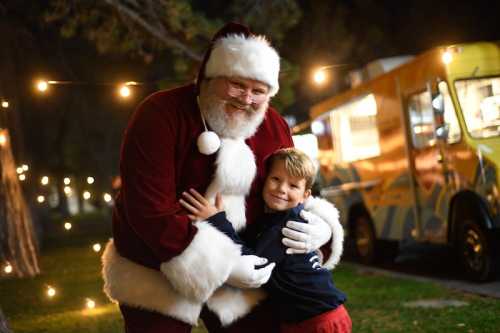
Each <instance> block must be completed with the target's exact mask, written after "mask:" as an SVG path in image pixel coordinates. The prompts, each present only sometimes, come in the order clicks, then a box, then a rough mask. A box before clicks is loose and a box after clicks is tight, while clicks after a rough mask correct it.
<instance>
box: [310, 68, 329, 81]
mask: <svg viewBox="0 0 500 333" xmlns="http://www.w3.org/2000/svg"><path fill="white" fill-rule="evenodd" d="M313 80H314V83H316V84H318V85H320V84H323V83H325V81H326V73H325V71H324V70H323V69H318V70H316V71H315V72H314V74H313Z"/></svg>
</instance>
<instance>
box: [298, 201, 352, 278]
mask: <svg viewBox="0 0 500 333" xmlns="http://www.w3.org/2000/svg"><path fill="white" fill-rule="evenodd" d="M304 209H305V210H307V211H309V212H311V213H313V214H315V215H317V216H319V217H321V218H322V219H323V220H324V221H325V222H326V223H328V224H329V225H330V227H331V228H332V243H331V250H332V253H331V254H330V257H328V259H327V260H326V262H324V263H323V267H325V268H326V269H330V270H331V269H333V268H334V267H335V266H336V265H337V264H338V262H339V261H340V257H341V256H342V251H343V250H344V229H343V228H342V225H341V224H340V220H339V211H338V210H337V208H335V206H334V205H333V204H331V203H330V202H328V201H326V200H325V199H321V198H314V197H310V198H309V199H308V200H307V201H306V202H305V203H304Z"/></svg>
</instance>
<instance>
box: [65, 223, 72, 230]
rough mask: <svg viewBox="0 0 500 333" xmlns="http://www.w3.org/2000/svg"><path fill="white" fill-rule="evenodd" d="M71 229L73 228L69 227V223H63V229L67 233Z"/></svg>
mask: <svg viewBox="0 0 500 333" xmlns="http://www.w3.org/2000/svg"><path fill="white" fill-rule="evenodd" d="M72 227H73V226H72V225H71V223H69V222H65V223H64V229H66V230H68V231H69V230H71V228H72Z"/></svg>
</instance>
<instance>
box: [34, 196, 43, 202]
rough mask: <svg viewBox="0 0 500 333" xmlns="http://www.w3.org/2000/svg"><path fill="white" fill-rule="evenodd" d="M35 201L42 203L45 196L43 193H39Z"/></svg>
mask: <svg viewBox="0 0 500 333" xmlns="http://www.w3.org/2000/svg"><path fill="white" fill-rule="evenodd" d="M36 201H38V203H44V202H45V197H44V196H43V195H39V196H38V197H36Z"/></svg>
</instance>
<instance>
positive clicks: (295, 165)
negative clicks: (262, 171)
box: [266, 148, 316, 190]
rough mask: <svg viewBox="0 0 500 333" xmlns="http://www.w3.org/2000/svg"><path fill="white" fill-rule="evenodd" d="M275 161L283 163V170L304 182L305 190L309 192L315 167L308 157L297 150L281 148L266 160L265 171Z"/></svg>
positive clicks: (314, 176)
mask: <svg viewBox="0 0 500 333" xmlns="http://www.w3.org/2000/svg"><path fill="white" fill-rule="evenodd" d="M276 161H284V162H285V170H286V171H287V172H288V173H289V174H291V175H292V176H294V177H300V178H304V179H305V180H306V190H310V189H311V188H312V185H313V184H314V180H315V178H316V167H315V166H314V163H313V162H312V161H311V159H310V158H309V156H307V155H306V154H305V153H304V152H302V151H301V150H299V149H297V148H282V149H278V150H276V151H275V152H274V153H272V154H271V155H270V156H269V157H268V158H267V161H266V162H267V163H266V164H267V170H268V171H269V170H270V169H271V166H272V165H273V163H274V162H276Z"/></svg>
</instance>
